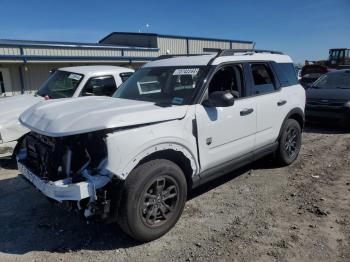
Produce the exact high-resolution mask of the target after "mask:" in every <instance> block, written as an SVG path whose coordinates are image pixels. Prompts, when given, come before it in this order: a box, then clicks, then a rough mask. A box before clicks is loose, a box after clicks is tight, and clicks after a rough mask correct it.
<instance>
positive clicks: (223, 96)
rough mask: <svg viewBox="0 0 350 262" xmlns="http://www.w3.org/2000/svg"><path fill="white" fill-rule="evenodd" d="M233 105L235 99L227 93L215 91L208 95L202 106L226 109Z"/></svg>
mask: <svg viewBox="0 0 350 262" xmlns="http://www.w3.org/2000/svg"><path fill="white" fill-rule="evenodd" d="M234 103H235V98H234V96H233V95H232V94H231V92H229V91H215V92H213V93H211V94H210V95H209V98H208V100H206V101H204V103H203V105H204V106H208V107H228V106H232V105H233V104H234Z"/></svg>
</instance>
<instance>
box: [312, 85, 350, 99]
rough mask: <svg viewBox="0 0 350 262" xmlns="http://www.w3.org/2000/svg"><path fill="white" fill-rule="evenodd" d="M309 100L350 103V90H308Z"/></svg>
mask: <svg viewBox="0 0 350 262" xmlns="http://www.w3.org/2000/svg"><path fill="white" fill-rule="evenodd" d="M306 97H307V98H308V99H315V100H318V99H321V100H344V101H350V89H325V88H312V87H311V88H308V89H307V90H306Z"/></svg>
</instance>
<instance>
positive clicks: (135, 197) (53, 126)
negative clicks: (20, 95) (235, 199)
mask: <svg viewBox="0 0 350 262" xmlns="http://www.w3.org/2000/svg"><path fill="white" fill-rule="evenodd" d="M304 106H305V90H304V89H303V87H302V86H301V85H300V84H299V83H298V80H297V77H296V74H295V69H294V66H293V62H292V60H291V58H290V57H289V56H287V55H283V54H282V53H280V52H273V51H264V50H261V51H258V50H248V51H245V50H241V51H236V50H222V51H219V52H218V54H216V55H198V56H188V57H186V56H182V57H181V56H180V57H174V58H168V59H166V58H164V57H163V58H162V57H160V58H158V60H156V61H153V62H150V63H148V64H146V65H144V66H143V67H142V68H141V69H139V70H138V71H137V72H136V73H135V74H133V75H132V76H131V77H130V78H129V79H128V80H127V81H126V82H125V83H124V84H123V85H122V86H121V87H120V88H119V89H118V90H117V92H116V93H115V94H114V96H113V97H82V98H77V99H67V100H61V101H48V102H47V103H43V104H39V105H34V106H33V107H31V108H30V109H28V110H26V111H25V112H24V113H23V114H22V115H21V116H20V121H21V123H22V124H24V125H25V126H26V127H28V128H29V129H31V132H30V133H29V134H28V135H27V136H26V138H25V143H24V145H23V147H22V148H21V149H20V150H19V154H18V155H17V159H18V168H19V171H20V173H21V174H22V175H23V176H24V177H25V179H27V180H29V181H30V182H32V183H33V185H34V186H35V187H36V188H38V189H39V190H40V191H41V192H42V193H43V194H44V195H45V196H47V197H49V198H50V199H53V200H55V201H59V202H62V201H63V202H65V203H67V204H68V205H71V207H74V208H76V209H78V210H80V212H81V214H82V215H83V216H85V217H86V218H87V219H93V218H97V219H108V220H109V221H118V223H119V225H120V226H121V228H122V229H123V230H124V231H125V232H126V233H127V234H129V235H130V236H131V237H133V238H135V239H137V240H140V241H150V240H153V239H156V238H158V237H160V236H162V235H163V234H165V233H166V232H167V231H169V230H170V229H171V228H172V227H173V226H174V225H175V223H176V222H177V220H178V219H179V217H180V216H181V213H182V211H183V208H184V205H185V202H186V199H187V192H188V190H191V189H192V188H194V187H196V186H198V185H200V184H203V183H205V182H207V181H209V180H211V179H214V178H216V177H217V176H219V175H222V174H225V173H227V172H230V171H231V170H234V169H236V168H239V167H241V166H242V165H245V164H248V163H250V162H252V161H254V160H256V159H258V158H261V157H263V156H266V155H269V154H273V153H275V156H276V160H278V161H279V163H281V164H283V165H289V164H291V163H292V162H294V161H295V160H296V158H297V156H298V153H299V150H300V147H301V132H302V128H303V124H304Z"/></svg>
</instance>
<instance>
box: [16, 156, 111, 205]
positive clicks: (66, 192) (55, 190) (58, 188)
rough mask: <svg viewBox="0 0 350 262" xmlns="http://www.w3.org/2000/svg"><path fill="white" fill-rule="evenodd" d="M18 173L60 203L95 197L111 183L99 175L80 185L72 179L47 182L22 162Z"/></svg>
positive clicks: (19, 164)
mask: <svg viewBox="0 0 350 262" xmlns="http://www.w3.org/2000/svg"><path fill="white" fill-rule="evenodd" d="M18 171H19V172H20V173H21V174H22V175H23V176H24V177H25V178H26V179H28V180H29V181H30V182H31V183H32V184H33V185H34V186H35V187H36V188H37V189H38V190H40V191H41V192H42V193H43V194H44V195H45V196H47V197H49V198H52V199H55V200H57V201H59V202H62V201H65V200H72V201H79V200H82V199H85V198H89V197H92V196H95V194H96V189H99V188H101V187H103V186H104V185H106V184H107V183H108V182H109V181H110V178H109V177H106V176H99V175H97V176H94V178H93V179H89V180H87V181H82V182H79V183H72V180H71V178H66V179H62V180H58V181H55V182H52V181H45V180H42V179H40V178H39V177H38V176H37V175H35V174H34V173H32V172H31V171H30V170H29V169H27V168H26V167H25V166H24V165H23V164H22V163H21V162H18Z"/></svg>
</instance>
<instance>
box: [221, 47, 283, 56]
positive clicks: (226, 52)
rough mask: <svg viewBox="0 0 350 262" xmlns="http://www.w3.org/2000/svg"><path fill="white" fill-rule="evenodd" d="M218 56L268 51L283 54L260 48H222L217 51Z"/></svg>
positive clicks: (278, 52)
mask: <svg viewBox="0 0 350 262" xmlns="http://www.w3.org/2000/svg"><path fill="white" fill-rule="evenodd" d="M219 53H220V54H219V56H230V55H234V54H236V53H269V54H278V55H283V53H282V52H280V51H273V50H262V49H224V50H221V51H220V52H219Z"/></svg>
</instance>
